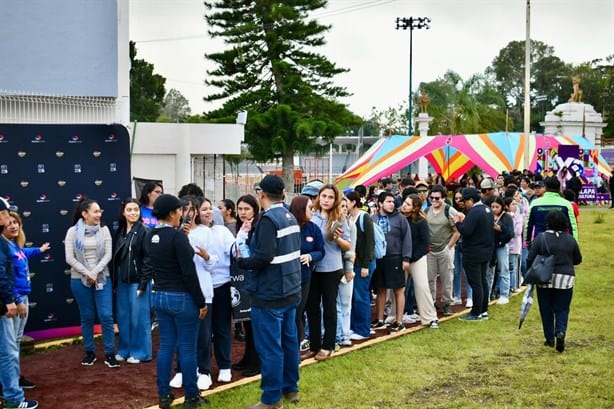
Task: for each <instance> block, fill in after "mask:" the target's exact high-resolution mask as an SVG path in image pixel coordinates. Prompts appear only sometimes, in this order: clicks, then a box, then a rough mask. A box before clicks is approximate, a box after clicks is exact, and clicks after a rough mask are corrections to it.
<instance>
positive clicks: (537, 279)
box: [524, 233, 556, 285]
mask: <svg viewBox="0 0 614 409" xmlns="http://www.w3.org/2000/svg"><path fill="white" fill-rule="evenodd" d="M541 236H542V239H541V241H542V242H543V244H544V246H545V248H546V255H544V254H538V255H537V256H535V259H534V260H533V263H532V264H531V267H529V269H528V270H527V274H526V275H525V277H524V285H527V284H550V282H551V281H552V274H553V273H554V264H555V262H556V258H555V256H554V254H550V249H549V248H548V242H547V241H546V236H545V233H542V235H541Z"/></svg>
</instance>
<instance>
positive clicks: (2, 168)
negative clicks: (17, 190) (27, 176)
mask: <svg viewBox="0 0 614 409" xmlns="http://www.w3.org/2000/svg"><path fill="white" fill-rule="evenodd" d="M8 173H9V165H5V164H2V165H0V174H2V175H6V174H8Z"/></svg>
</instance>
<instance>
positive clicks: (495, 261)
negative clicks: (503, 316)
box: [486, 196, 514, 305]
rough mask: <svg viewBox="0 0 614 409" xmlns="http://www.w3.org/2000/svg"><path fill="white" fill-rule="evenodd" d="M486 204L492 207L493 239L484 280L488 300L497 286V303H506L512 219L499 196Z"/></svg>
mask: <svg viewBox="0 0 614 409" xmlns="http://www.w3.org/2000/svg"><path fill="white" fill-rule="evenodd" d="M486 205H487V206H490V208H491V209H492V214H493V218H494V224H493V229H494V241H495V248H494V252H493V258H492V261H491V262H490V263H489V265H488V270H487V271H486V280H487V281H488V289H489V290H490V292H489V300H491V299H495V297H496V294H495V293H496V289H497V288H498V289H499V299H498V300H497V304H500V305H501V304H508V303H509V302H510V300H509V296H510V259H509V254H510V253H509V246H508V243H509V241H510V240H511V239H512V238H513V237H514V220H513V219H512V216H510V215H509V214H507V212H506V211H505V204H504V203H503V198H502V197H501V196H491V197H489V198H488V200H487V201H486ZM496 269H498V270H499V277H498V279H497V280H496V281H495V270H496Z"/></svg>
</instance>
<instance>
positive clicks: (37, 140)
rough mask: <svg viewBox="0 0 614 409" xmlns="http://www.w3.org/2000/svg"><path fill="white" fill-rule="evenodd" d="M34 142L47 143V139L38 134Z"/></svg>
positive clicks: (33, 139)
mask: <svg viewBox="0 0 614 409" xmlns="http://www.w3.org/2000/svg"><path fill="white" fill-rule="evenodd" d="M31 142H32V143H45V139H44V138H43V135H36V136H34V137H33V138H32V141H31Z"/></svg>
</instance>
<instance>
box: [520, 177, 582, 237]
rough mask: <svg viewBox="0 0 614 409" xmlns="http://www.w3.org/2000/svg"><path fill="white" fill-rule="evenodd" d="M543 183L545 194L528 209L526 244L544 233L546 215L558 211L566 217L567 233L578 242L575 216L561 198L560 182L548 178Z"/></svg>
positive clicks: (568, 204) (568, 203)
mask: <svg viewBox="0 0 614 409" xmlns="http://www.w3.org/2000/svg"><path fill="white" fill-rule="evenodd" d="M536 183H537V182H536ZM543 183H544V186H545V187H546V192H545V193H544V195H543V196H542V197H538V198H536V199H535V200H533V201H532V202H531V206H530V207H529V217H527V226H526V232H525V236H524V237H525V240H526V241H527V243H530V242H531V240H533V237H536V236H537V235H538V234H539V233H541V232H543V231H546V215H547V214H548V213H549V212H550V211H551V210H560V211H561V212H563V214H564V215H566V216H567V219H568V223H567V230H568V231H567V233H570V234H573V237H574V238H575V239H576V240H578V226H577V225H576V216H575V215H574V212H573V207H572V206H571V203H570V202H569V201H567V200H566V199H565V198H563V197H562V196H561V193H560V192H561V182H559V179H558V178H557V177H556V176H549V177H547V178H545V179H544V181H543ZM529 247H530V246H529Z"/></svg>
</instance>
